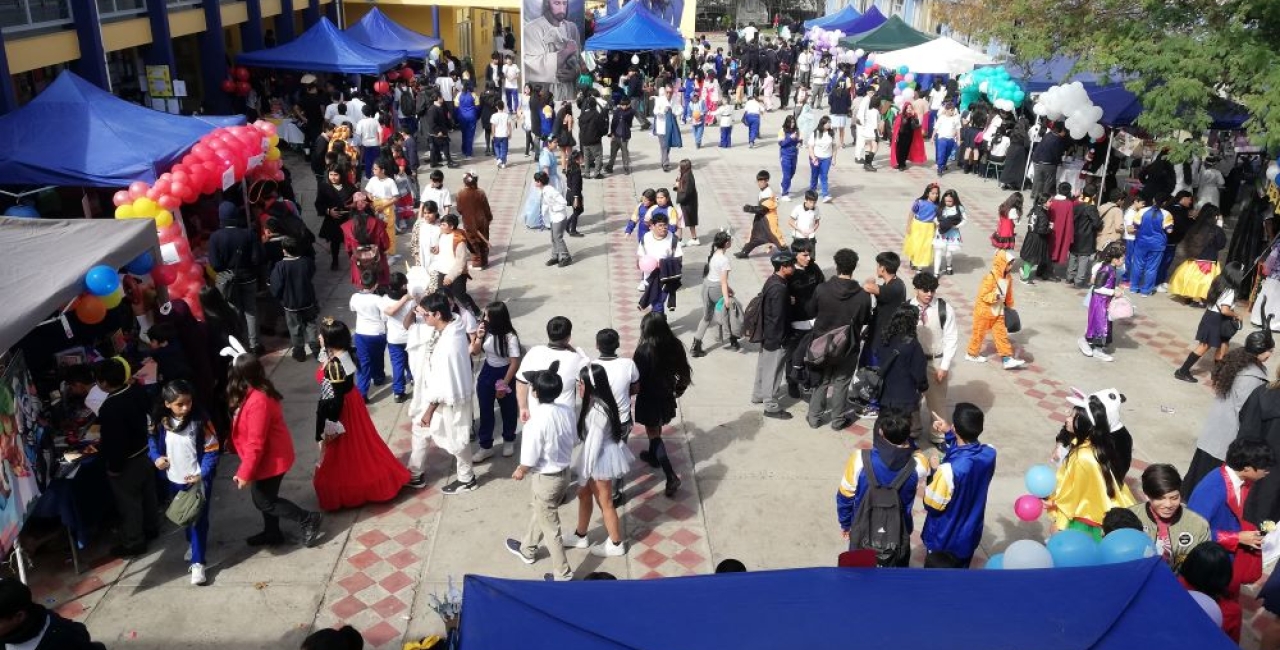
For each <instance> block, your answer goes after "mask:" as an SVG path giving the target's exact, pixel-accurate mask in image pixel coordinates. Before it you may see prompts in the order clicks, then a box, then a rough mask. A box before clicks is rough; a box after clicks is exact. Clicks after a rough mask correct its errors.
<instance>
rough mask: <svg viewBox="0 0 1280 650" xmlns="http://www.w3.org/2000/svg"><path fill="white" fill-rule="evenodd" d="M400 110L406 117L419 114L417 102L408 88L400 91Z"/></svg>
mask: <svg viewBox="0 0 1280 650" xmlns="http://www.w3.org/2000/svg"><path fill="white" fill-rule="evenodd" d="M400 112H401V113H402V114H404V116H405V117H413V116H415V115H417V114H418V106H417V102H416V101H414V99H413V93H412V92H410V91H408V90H406V91H404V92H402V93H400Z"/></svg>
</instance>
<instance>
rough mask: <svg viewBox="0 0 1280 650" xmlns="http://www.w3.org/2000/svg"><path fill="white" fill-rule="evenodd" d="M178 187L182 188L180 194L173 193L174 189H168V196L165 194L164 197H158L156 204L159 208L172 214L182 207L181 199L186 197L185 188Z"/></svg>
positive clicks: (184, 186)
mask: <svg viewBox="0 0 1280 650" xmlns="http://www.w3.org/2000/svg"><path fill="white" fill-rule="evenodd" d="M179 187H181V188H182V192H181V193H177V192H174V189H173V188H170V189H169V191H170V192H171V193H170V194H165V195H164V196H162V197H160V200H159V201H157V203H159V204H160V207H162V208H164V209H166V210H168V211H170V212H172V211H174V210H176V209H178V208H179V207H181V206H182V198H181V197H182V196H184V195H186V190H187V186H186V185H181V186H179Z"/></svg>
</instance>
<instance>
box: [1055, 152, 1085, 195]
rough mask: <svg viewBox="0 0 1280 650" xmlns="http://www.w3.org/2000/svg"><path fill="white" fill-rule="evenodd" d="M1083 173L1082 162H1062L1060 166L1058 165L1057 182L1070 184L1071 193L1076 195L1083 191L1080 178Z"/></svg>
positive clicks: (1082, 183) (1082, 180)
mask: <svg viewBox="0 0 1280 650" xmlns="http://www.w3.org/2000/svg"><path fill="white" fill-rule="evenodd" d="M1083 171H1084V161H1083V160H1064V161H1062V164H1061V165H1058V182H1059V183H1070V184H1071V191H1072V192H1076V193H1078V192H1080V190H1082V189H1084V179H1082V178H1081V177H1080V173H1081V172H1083Z"/></svg>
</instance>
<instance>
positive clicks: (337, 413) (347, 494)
mask: <svg viewBox="0 0 1280 650" xmlns="http://www.w3.org/2000/svg"><path fill="white" fill-rule="evenodd" d="M320 346H321V347H322V348H323V349H324V351H323V352H322V353H321V357H320V359H321V362H320V367H319V368H318V369H317V370H316V381H317V382H319V383H320V403H319V404H318V405H317V407H316V441H317V442H319V443H320V464H319V465H317V466H316V476H315V479H314V480H313V481H312V484H313V485H314V486H315V489H316V498H317V500H319V502H320V507H321V508H322V509H324V510H338V509H339V508H354V507H356V506H360V505H363V504H365V503H370V502H375V503H377V502H382V501H390V500H391V499H393V498H395V496H396V495H397V494H399V493H400V488H402V487H404V484H405V483H408V482H409V470H407V469H405V467H404V465H403V464H402V463H401V462H400V461H399V460H397V459H396V457H395V455H394V454H392V453H391V450H390V449H389V448H387V443H386V442H383V440H382V436H380V435H379V434H378V430H377V429H376V428H374V426H373V420H371V419H370V418H369V410H368V409H367V408H365V405H364V399H363V398H362V397H360V391H357V390H354V388H355V374H356V362H355V360H354V359H353V358H352V357H351V352H350V349H351V331H350V330H348V329H347V326H346V324H345V323H343V322H341V321H337V320H334V319H332V318H325V319H324V321H323V322H322V323H321V324H320Z"/></svg>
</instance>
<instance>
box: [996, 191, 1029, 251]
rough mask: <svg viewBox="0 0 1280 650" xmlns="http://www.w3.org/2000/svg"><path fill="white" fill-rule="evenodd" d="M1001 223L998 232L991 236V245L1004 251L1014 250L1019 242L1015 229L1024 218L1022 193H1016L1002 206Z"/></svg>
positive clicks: (997, 226)
mask: <svg viewBox="0 0 1280 650" xmlns="http://www.w3.org/2000/svg"><path fill="white" fill-rule="evenodd" d="M999 213H1000V221H999V222H997V223H996V231H995V232H994V233H992V234H991V245H992V246H995V247H996V248H1000V249H1003V250H1013V245H1014V242H1015V241H1016V240H1017V234H1016V233H1015V228H1016V225H1017V223H1018V221H1019V220H1020V219H1021V218H1022V192H1014V193H1013V194H1010V195H1009V198H1007V199H1005V200H1004V203H1001V204H1000V209H999Z"/></svg>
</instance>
